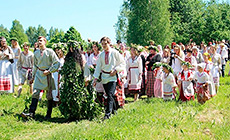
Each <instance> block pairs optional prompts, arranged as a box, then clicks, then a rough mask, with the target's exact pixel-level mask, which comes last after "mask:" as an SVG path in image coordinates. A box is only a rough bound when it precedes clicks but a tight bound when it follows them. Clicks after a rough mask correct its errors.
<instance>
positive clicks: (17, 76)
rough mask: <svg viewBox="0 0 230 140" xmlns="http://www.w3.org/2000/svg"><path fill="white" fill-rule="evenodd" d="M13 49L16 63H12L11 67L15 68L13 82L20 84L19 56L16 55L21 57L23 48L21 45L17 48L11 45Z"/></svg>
mask: <svg viewBox="0 0 230 140" xmlns="http://www.w3.org/2000/svg"><path fill="white" fill-rule="evenodd" d="M11 49H12V50H13V53H14V63H12V64H11V67H12V70H13V82H14V85H18V84H19V73H18V68H17V63H18V58H16V57H19V55H20V52H21V49H20V48H19V47H17V48H13V47H11Z"/></svg>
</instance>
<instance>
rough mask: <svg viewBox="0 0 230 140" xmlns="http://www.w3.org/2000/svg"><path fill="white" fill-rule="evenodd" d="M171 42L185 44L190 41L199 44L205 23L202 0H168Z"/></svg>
mask: <svg viewBox="0 0 230 140" xmlns="http://www.w3.org/2000/svg"><path fill="white" fill-rule="evenodd" d="M169 10H170V13H171V25H172V29H173V34H174V37H173V40H174V41H177V42H182V43H187V42H188V41H189V40H190V39H193V40H194V41H195V42H201V41H202V40H203V39H204V36H203V33H204V29H205V24H206V21H205V19H204V11H205V3H204V2H203V1H202V0H170V8H169Z"/></svg>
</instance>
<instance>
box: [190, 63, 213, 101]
mask: <svg viewBox="0 0 230 140" xmlns="http://www.w3.org/2000/svg"><path fill="white" fill-rule="evenodd" d="M198 66H199V67H201V68H202V69H204V67H205V64H204V63H201V64H198ZM194 79H196V80H197V83H196V93H197V100H198V102H199V103H201V104H204V103H205V102H206V101H207V100H209V99H210V94H209V87H208V86H207V84H208V83H210V81H209V76H208V74H207V73H206V72H204V71H203V72H201V73H200V72H199V71H197V72H196V73H195V76H194Z"/></svg>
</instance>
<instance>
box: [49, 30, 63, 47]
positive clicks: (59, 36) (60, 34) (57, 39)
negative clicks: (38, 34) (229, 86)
mask: <svg viewBox="0 0 230 140" xmlns="http://www.w3.org/2000/svg"><path fill="white" fill-rule="evenodd" d="M64 36H65V33H64V31H62V30H60V31H58V32H56V33H55V35H53V37H52V38H51V39H50V40H49V42H48V44H47V47H48V48H51V47H52V45H53V44H54V43H59V42H63V40H64Z"/></svg>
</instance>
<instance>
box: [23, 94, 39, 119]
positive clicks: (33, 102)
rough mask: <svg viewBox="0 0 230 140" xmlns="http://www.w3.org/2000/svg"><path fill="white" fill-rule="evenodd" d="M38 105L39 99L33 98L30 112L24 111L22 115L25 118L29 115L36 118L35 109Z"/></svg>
mask: <svg viewBox="0 0 230 140" xmlns="http://www.w3.org/2000/svg"><path fill="white" fill-rule="evenodd" d="M37 105H38V99H36V98H32V102H31V105H30V109H29V113H24V112H23V113H22V117H23V118H27V117H31V118H34V115H35V111H36V109H37Z"/></svg>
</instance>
